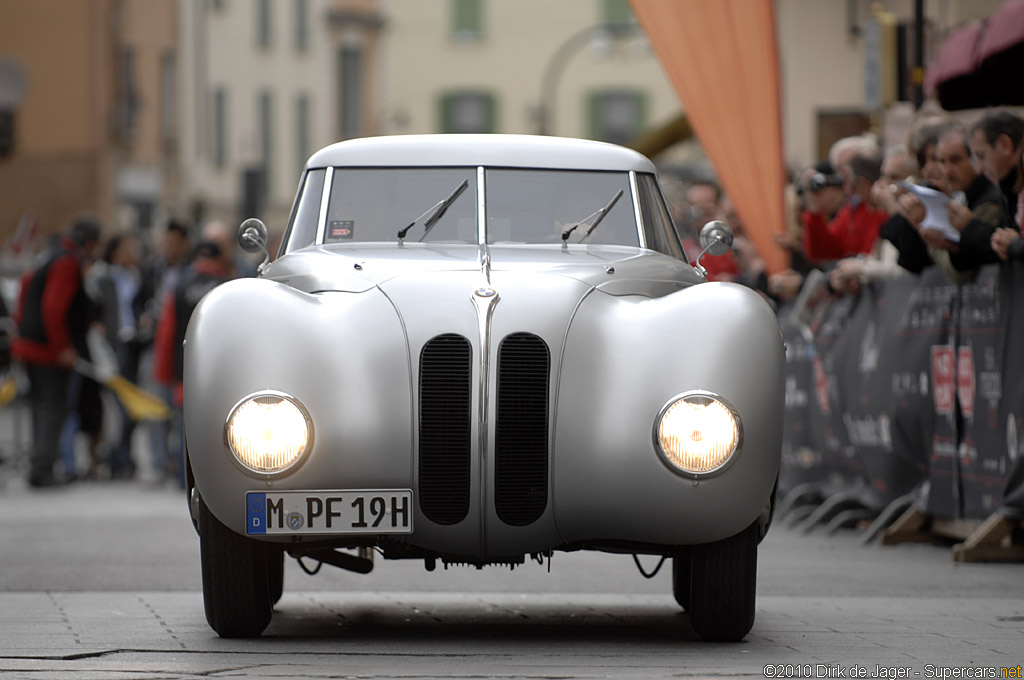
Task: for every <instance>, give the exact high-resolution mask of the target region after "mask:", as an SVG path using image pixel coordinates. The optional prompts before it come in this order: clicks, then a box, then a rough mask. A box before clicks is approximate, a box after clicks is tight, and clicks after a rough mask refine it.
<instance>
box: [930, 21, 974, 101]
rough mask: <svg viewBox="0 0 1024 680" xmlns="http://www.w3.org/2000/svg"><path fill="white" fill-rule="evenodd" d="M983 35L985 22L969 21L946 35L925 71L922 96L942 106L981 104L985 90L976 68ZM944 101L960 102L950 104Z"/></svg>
mask: <svg viewBox="0 0 1024 680" xmlns="http://www.w3.org/2000/svg"><path fill="white" fill-rule="evenodd" d="M984 35H985V24H983V23H982V22H980V21H972V22H971V23H969V24H967V25H965V26H961V27H960V28H957V29H955V30H954V31H952V32H951V33H950V34H949V36H947V37H946V40H945V41H944V42H943V43H942V47H940V48H939V53H938V54H937V55H936V57H935V58H934V59H933V60H932V63H931V64H930V65H929V66H928V71H927V73H926V74H925V78H924V93H925V95H926V96H928V97H935V98H936V99H938V100H939V103H940V104H942V107H943V108H945V109H954V108H960V109H969V108H975V107H977V106H984V105H985V100H986V98H987V97H988V92H986V89H987V88H986V85H985V83H984V78H982V76H981V72H980V70H979V67H980V66H981V43H982V39H983V37H984ZM947 102H950V103H953V102H956V103H958V104H960V105H957V106H952V107H951V106H947Z"/></svg>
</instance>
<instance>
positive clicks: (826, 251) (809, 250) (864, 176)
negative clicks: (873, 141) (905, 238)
mask: <svg viewBox="0 0 1024 680" xmlns="http://www.w3.org/2000/svg"><path fill="white" fill-rule="evenodd" d="M880 168H881V158H879V154H878V153H877V150H870V151H868V150H854V152H853V154H852V155H851V156H850V157H849V160H847V161H846V163H845V167H843V168H842V169H841V172H840V175H841V177H842V179H841V180H840V182H841V186H842V190H841V191H842V192H843V194H845V197H846V200H845V202H844V203H842V206H841V207H840V208H839V210H838V212H836V214H835V216H834V217H833V218H832V219H831V220H829V219H828V217H827V214H826V213H825V212H824V211H822V210H820V206H818V205H816V204H812V203H809V204H808V206H807V209H806V210H804V213H803V215H802V219H801V221H802V222H803V227H804V234H803V245H804V254H805V255H806V256H807V259H809V260H811V261H812V262H820V261H826V260H839V259H842V258H844V257H850V256H855V255H867V254H870V253H871V251H872V250H873V249H874V247H875V241H876V239H877V238H878V232H879V230H880V229H881V228H882V224H883V223H884V222H885V221H886V220H887V219H889V214H888V213H886V212H885V211H884V210H881V209H880V208H878V207H876V206H875V203H874V199H873V198H872V196H871V187H872V185H874V183H875V181H876V180H877V179H878V178H879V176H880V172H881V171H880ZM815 180H816V177H815V176H812V177H811V178H810V180H809V183H808V189H811V184H810V182H813V181H815ZM836 181H837V180H836V179H835V177H834V175H830V176H826V182H828V183H829V184H834V183H835V182H836ZM811 193H813V192H811ZM816 207H817V208H819V209H818V210H815V208H816Z"/></svg>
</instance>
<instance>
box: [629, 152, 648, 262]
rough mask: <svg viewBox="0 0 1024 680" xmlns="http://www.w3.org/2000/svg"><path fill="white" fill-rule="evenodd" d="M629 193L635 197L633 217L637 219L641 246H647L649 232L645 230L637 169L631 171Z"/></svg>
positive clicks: (637, 230)
mask: <svg viewBox="0 0 1024 680" xmlns="http://www.w3.org/2000/svg"><path fill="white" fill-rule="evenodd" d="M629 193H630V195H631V196H632V197H633V217H634V219H636V232H637V238H639V239H640V247H641V248H646V247H647V232H646V231H644V221H643V217H642V216H641V214H640V187H639V186H637V182H636V171H635V170H630V171H629Z"/></svg>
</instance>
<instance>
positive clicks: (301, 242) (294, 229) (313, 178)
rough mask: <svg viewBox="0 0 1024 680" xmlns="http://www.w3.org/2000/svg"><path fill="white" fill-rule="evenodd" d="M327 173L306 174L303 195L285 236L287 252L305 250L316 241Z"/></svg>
mask: <svg viewBox="0 0 1024 680" xmlns="http://www.w3.org/2000/svg"><path fill="white" fill-rule="evenodd" d="M326 175H327V171H326V170H325V169H323V168H320V169H318V170H310V171H309V172H307V173H306V181H305V182H303V185H302V193H301V194H299V197H298V200H296V201H295V209H294V210H293V211H292V220H291V222H290V223H289V224H288V231H287V233H286V234H285V236H284V239H283V243H285V244H286V245H285V252H289V253H290V252H291V251H293V250H298V249H299V248H305V247H306V246H309V245H313V242H314V241H316V227H317V222H318V221H319V219H320V199H321V198H322V197H323V193H324V177H325V176H326Z"/></svg>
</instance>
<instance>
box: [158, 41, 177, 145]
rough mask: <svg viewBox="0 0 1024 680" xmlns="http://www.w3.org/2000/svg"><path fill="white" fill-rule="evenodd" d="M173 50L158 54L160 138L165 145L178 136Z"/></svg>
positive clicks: (172, 142)
mask: <svg viewBox="0 0 1024 680" xmlns="http://www.w3.org/2000/svg"><path fill="white" fill-rule="evenodd" d="M176 70H177V64H176V61H175V58H174V51H173V50H167V51H165V52H164V53H163V54H161V55H160V140H161V141H162V142H163V144H164V145H165V146H170V145H172V144H174V142H175V141H176V140H177V136H178V119H177V91H176V88H175V80H176V79H175V72H176Z"/></svg>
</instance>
